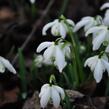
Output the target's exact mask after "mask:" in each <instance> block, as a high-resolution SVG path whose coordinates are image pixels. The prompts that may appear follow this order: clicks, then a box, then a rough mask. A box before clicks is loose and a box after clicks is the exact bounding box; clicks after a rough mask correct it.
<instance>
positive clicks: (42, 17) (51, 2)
mask: <svg viewBox="0 0 109 109" xmlns="http://www.w3.org/2000/svg"><path fill="white" fill-rule="evenodd" d="M54 1H55V0H50V2H49V4H48V5H47V7H46V8H45V11H44V12H43V14H42V16H41V17H40V18H39V20H37V21H36V23H35V24H34V26H33V29H32V31H31V33H30V34H29V35H28V37H27V39H26V40H25V42H24V43H23V44H22V46H21V47H20V49H22V50H24V49H25V47H26V46H27V44H28V43H29V41H30V39H31V38H32V36H33V34H34V33H35V31H36V30H37V29H38V27H39V26H40V24H41V23H42V21H43V20H44V18H45V17H46V15H47V13H48V12H49V10H50V8H51V7H52V5H53V3H54ZM17 59H18V53H17V54H16V56H15V57H14V59H13V61H12V63H13V64H15V62H16V61H17Z"/></svg>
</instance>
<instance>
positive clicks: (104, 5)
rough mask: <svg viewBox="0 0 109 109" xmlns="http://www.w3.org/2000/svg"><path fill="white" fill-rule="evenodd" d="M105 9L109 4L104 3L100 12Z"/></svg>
mask: <svg viewBox="0 0 109 109" xmlns="http://www.w3.org/2000/svg"><path fill="white" fill-rule="evenodd" d="M105 8H109V3H105V4H103V5H102V6H101V8H100V10H103V9H105Z"/></svg>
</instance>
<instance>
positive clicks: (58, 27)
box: [42, 18, 75, 39]
mask: <svg viewBox="0 0 109 109" xmlns="http://www.w3.org/2000/svg"><path fill="white" fill-rule="evenodd" d="M66 23H67V24H68V25H70V26H71V28H72V30H73V27H74V25H75V24H74V22H73V21H72V20H70V19H66V20H64V19H61V18H60V19H56V20H54V21H53V22H50V23H48V24H46V25H45V26H44V27H43V30H42V34H43V35H47V30H48V29H49V28H51V33H52V35H53V36H61V37H62V38H63V39H64V38H65V37H66V35H67V33H68V32H69V30H68V27H67V24H66Z"/></svg>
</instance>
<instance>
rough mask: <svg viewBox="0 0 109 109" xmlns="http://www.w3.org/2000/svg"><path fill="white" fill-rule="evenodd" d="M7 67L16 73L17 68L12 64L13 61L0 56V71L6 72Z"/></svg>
mask: <svg viewBox="0 0 109 109" xmlns="http://www.w3.org/2000/svg"><path fill="white" fill-rule="evenodd" d="M5 68H7V69H8V70H9V71H10V72H12V73H14V74H16V70H15V69H14V67H13V66H12V65H11V63H10V62H9V61H8V60H7V59H5V58H3V57H1V56H0V73H4V72H5Z"/></svg>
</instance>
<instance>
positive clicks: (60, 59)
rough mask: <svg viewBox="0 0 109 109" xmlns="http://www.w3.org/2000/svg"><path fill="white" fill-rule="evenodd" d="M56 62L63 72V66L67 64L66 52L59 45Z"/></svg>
mask: <svg viewBox="0 0 109 109" xmlns="http://www.w3.org/2000/svg"><path fill="white" fill-rule="evenodd" d="M54 64H55V65H56V66H57V67H58V70H59V72H62V70H63V68H64V67H65V66H66V65H67V63H66V62H65V57H64V54H63V52H62V50H61V49H60V48H59V47H58V46H56V53H55V62H54Z"/></svg>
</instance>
